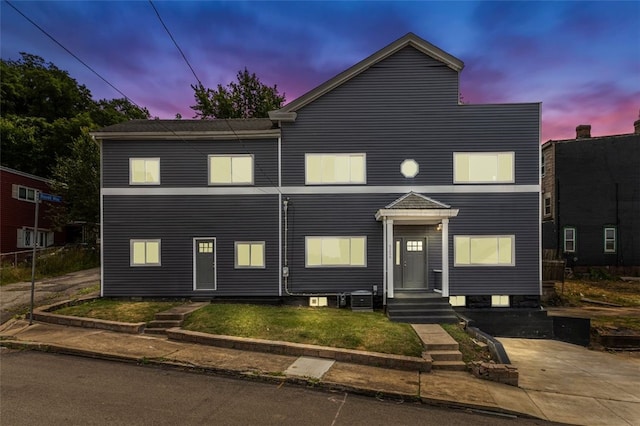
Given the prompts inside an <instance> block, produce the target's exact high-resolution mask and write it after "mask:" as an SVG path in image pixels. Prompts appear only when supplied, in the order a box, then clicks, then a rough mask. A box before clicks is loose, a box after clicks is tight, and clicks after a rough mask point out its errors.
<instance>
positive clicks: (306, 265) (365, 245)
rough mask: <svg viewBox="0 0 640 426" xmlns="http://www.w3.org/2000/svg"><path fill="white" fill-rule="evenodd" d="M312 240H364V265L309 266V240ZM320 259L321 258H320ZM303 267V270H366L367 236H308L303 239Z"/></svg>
mask: <svg viewBox="0 0 640 426" xmlns="http://www.w3.org/2000/svg"><path fill="white" fill-rule="evenodd" d="M312 238H320V239H332V238H335V239H340V240H346V239H348V240H351V239H352V238H363V239H364V265H352V264H351V263H350V264H349V265H336V264H327V265H309V253H308V248H309V239H312ZM321 258H322V257H321ZM349 260H351V241H349ZM304 266H305V268H366V267H367V236H366V235H308V236H306V237H304Z"/></svg>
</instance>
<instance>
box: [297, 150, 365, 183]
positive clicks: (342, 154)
mask: <svg viewBox="0 0 640 426" xmlns="http://www.w3.org/2000/svg"><path fill="white" fill-rule="evenodd" d="M310 156H335V157H348V158H351V157H362V171H363V172H364V176H363V179H362V182H353V181H351V180H349V181H345V182H326V183H325V182H310V181H309V174H308V173H307V159H308V157H310ZM304 183H305V185H323V186H331V185H366V184H367V154H366V153H365V152H346V153H345V152H339V153H335V152H309V153H305V154H304Z"/></svg>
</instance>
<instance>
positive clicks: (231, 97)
mask: <svg viewBox="0 0 640 426" xmlns="http://www.w3.org/2000/svg"><path fill="white" fill-rule="evenodd" d="M236 78H237V82H231V83H229V84H228V85H227V86H226V87H224V86H222V85H221V84H218V87H217V88H216V89H215V90H213V89H210V88H206V87H204V86H203V85H202V84H201V83H198V84H197V85H191V88H192V89H193V90H194V97H195V100H196V104H195V105H193V106H191V109H193V110H194V111H196V115H195V117H196V118H197V117H200V118H203V119H205V118H255V117H268V116H269V111H273V110H275V109H279V108H281V107H282V104H283V103H284V101H285V95H284V93H283V94H282V95H280V94H279V93H278V87H277V85H274V86H273V87H269V86H266V85H264V84H262V83H261V82H260V79H259V78H258V77H257V76H256V75H255V73H253V74H250V73H249V71H247V68H245V69H244V71H238V74H237V76H236Z"/></svg>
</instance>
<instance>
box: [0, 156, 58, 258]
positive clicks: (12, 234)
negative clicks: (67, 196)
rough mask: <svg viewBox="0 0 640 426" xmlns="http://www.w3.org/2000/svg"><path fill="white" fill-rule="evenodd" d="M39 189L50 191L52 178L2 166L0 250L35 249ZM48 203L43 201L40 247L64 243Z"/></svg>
mask: <svg viewBox="0 0 640 426" xmlns="http://www.w3.org/2000/svg"><path fill="white" fill-rule="evenodd" d="M36 191H40V192H45V193H50V192H51V188H50V181H49V180H47V179H44V178H41V177H38V176H34V175H30V174H28V173H23V172H20V171H18V170H14V169H10V168H8V167H4V166H0V253H3V254H4V253H11V252H15V251H22V250H28V249H29V248H33V242H34V235H33V225H34V219H35V208H36V201H35V200H36ZM48 204H49V203H47V202H40V211H39V215H38V216H39V218H38V235H37V241H38V246H39V247H49V246H53V245H56V244H63V243H64V233H62V232H54V230H53V225H52V223H51V220H50V219H49V214H48V213H49V211H48V210H49V206H48Z"/></svg>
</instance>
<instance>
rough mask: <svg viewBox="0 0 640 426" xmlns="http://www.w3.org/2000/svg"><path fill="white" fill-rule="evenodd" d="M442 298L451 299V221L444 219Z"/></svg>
mask: <svg viewBox="0 0 640 426" xmlns="http://www.w3.org/2000/svg"><path fill="white" fill-rule="evenodd" d="M442 297H449V219H448V218H443V219H442Z"/></svg>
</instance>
